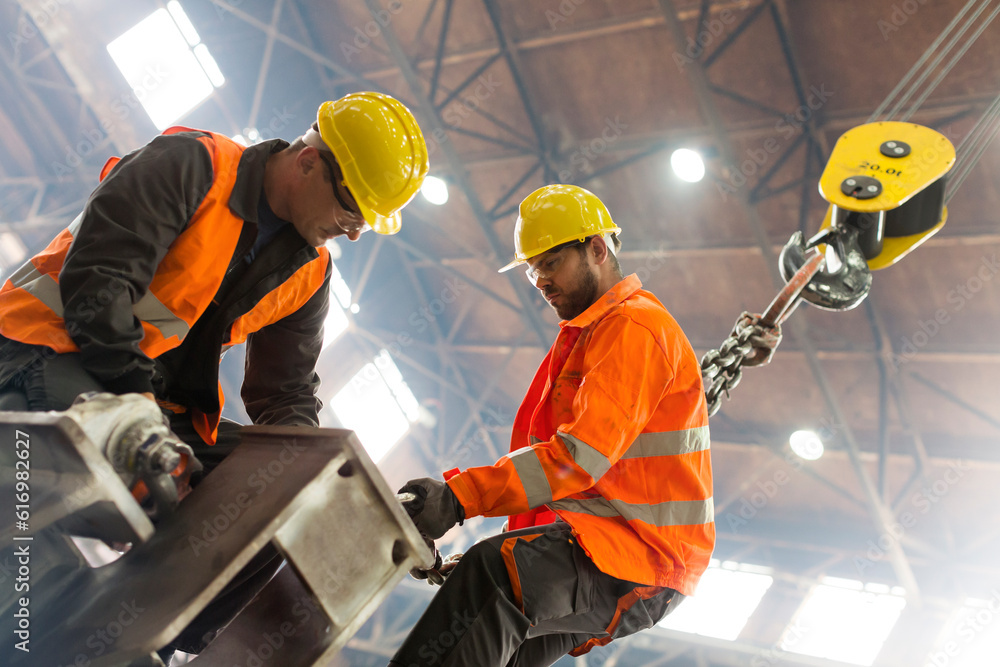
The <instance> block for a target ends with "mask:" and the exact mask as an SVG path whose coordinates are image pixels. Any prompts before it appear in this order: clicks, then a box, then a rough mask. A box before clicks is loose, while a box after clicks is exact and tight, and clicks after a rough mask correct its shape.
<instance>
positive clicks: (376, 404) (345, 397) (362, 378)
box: [331, 350, 420, 463]
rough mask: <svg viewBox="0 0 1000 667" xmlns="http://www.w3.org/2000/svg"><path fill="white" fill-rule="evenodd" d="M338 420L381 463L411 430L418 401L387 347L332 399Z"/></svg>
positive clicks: (418, 413)
mask: <svg viewBox="0 0 1000 667" xmlns="http://www.w3.org/2000/svg"><path fill="white" fill-rule="evenodd" d="M331 407H332V409H333V412H334V414H336V415H337V419H339V420H340V422H341V423H342V424H343V425H344V427H345V428H349V429H351V430H352V431H354V432H355V433H356V434H357V436H358V439H359V440H361V444H362V445H363V446H364V448H365V450H366V451H367V452H368V455H369V456H371V457H372V460H373V461H375V462H376V463H378V462H379V461H380V460H381V459H382V457H384V456H385V454H386V453H387V452H388V451H389V450H390V449H392V447H393V445H395V444H396V443H397V442H399V440H400V439H401V438H402V437H403V436H404V435H406V433H407V432H408V431H409V430H410V423H411V422H415V421H417V419H418V418H419V415H420V410H419V404H418V403H417V399H416V398H415V397H414V396H413V392H411V391H410V388H409V387H408V386H407V384H406V382H405V381H403V376H402V374H401V373H400V372H399V369H398V368H396V364H395V363H393V361H392V357H391V356H389V353H388V352H387V351H385V350H382V351H381V352H379V354H378V355H377V356H376V357H375V360H374V361H373V362H372V363H369V364H365V366H364V367H363V368H362V369H361V370H360V371H358V372H357V374H355V376H354V377H353V378H351V380H350V382H348V383H347V385H346V386H345V387H344V388H343V389H341V390H340V391H339V392H337V395H336V396H334V397H333V400H332V401H331Z"/></svg>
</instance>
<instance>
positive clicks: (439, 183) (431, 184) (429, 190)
mask: <svg viewBox="0 0 1000 667" xmlns="http://www.w3.org/2000/svg"><path fill="white" fill-rule="evenodd" d="M420 192H421V194H423V195H424V199H426V200H427V201H429V202H430V203H432V204H435V205H436V206H441V205H442V204H445V203H447V202H448V184H447V183H446V182H445V181H444V180H443V179H440V178H438V177H437V176H428V177H427V178H425V179H424V184H423V185H422V186H421V187H420Z"/></svg>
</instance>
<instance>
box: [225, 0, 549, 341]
mask: <svg viewBox="0 0 1000 667" xmlns="http://www.w3.org/2000/svg"><path fill="white" fill-rule="evenodd" d="M213 1H215V0H213ZM219 1H221V0H219ZM365 5H366V6H367V7H368V11H369V12H370V13H371V14H372V16H373V17H375V16H377V12H379V11H380V10H381V9H382V7H381V4H380V3H379V2H378V0H365ZM382 37H383V39H385V42H386V44H387V45H388V47H389V51H390V53H391V54H392V57H393V59H394V60H395V61H396V63H397V64H398V65H399V68H400V72H401V73H402V74H403V79H404V80H405V81H406V84H407V86H408V87H409V88H410V92H411V93H412V94H413V95H414V97H416V98H417V100H418V102H419V109H418V111H422V112H423V115H424V117H425V122H426V126H425V127H426V129H427V130H428V132H427V133H428V134H430V135H431V136H446V134H445V132H446V128H445V125H444V122H443V121H442V120H441V117H440V115H439V114H438V113H437V112H436V111H435V109H434V104H433V103H432V102H431V101H430V99H429V98H428V97H427V93H425V92H424V89H423V86H422V85H421V82H420V78H419V77H418V76H417V73H416V71H415V70H414V68H413V65H412V64H411V63H410V61H409V59H408V58H407V56H406V53H405V52H404V51H403V47H402V45H401V44H400V42H399V38H398V37H397V36H396V32H395V30H394V29H393V27H392V26H391V25H388V26H386V27H385V28H383V30H382ZM439 145H440V148H441V152H442V153H444V156H445V160H446V161H447V162H448V165H449V166H450V168H451V173H452V178H453V179H454V180H455V183H456V185H458V186H459V187H460V188H461V189H462V190H463V191H464V192H465V195H466V199H467V200H468V203H469V206H470V208H471V209H472V212H473V215H474V216H475V218H476V221H477V222H478V223H479V225H480V227H482V229H483V233H484V234H485V235H486V238H487V240H488V241H489V243H490V247H491V248H492V250H493V252H494V254H495V255H496V256H497V257H506V256H507V255H509V254H510V249H509V247H508V246H507V244H505V243H503V242H502V241H501V240H500V237H499V236H498V235H497V233H496V230H495V229H494V228H493V221H492V220H490V217H489V215H488V214H487V212H486V209H485V208H484V207H483V205H482V203H481V202H480V201H479V195H478V193H477V192H476V191H475V189H474V188H473V187H472V183H471V182H470V181H469V179H468V176H467V173H466V170H465V168H464V166H463V165H462V161H461V159H460V158H459V156H458V153H457V152H456V151H455V147H454V146H453V145H452V144H451V142H448V141H444V142H442V143H441V144H439ZM507 275H508V280H510V282H511V285H512V287H513V288H514V292H515V294H517V297H518V300H519V301H520V302H521V306H522V308H523V310H522V312H521V314H522V317H523V318H524V319H525V323H526V324H527V326H528V327H529V328H530V329H532V330H533V331H534V333H535V335H536V336H537V337H538V340H539V341H541V342H543V343H544V342H545V340H546V339H547V338H549V335H548V334H547V333H546V330H547V327H546V325H545V323H544V322H543V321H542V319H541V316H540V314H539V312H538V309H537V308H536V307H535V305H534V303H533V302H532V300H531V298H530V296H529V294H528V289H527V287H526V286H525V284H524V281H523V280H521V276H519V275H518V276H513V275H511V274H509V273H508V274H507Z"/></svg>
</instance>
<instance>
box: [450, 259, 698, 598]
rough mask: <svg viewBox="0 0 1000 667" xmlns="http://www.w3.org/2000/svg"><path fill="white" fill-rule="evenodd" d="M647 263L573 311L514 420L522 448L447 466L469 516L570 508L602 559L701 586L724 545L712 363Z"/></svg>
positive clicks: (642, 579)
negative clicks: (709, 380) (716, 498)
mask: <svg viewBox="0 0 1000 667" xmlns="http://www.w3.org/2000/svg"><path fill="white" fill-rule="evenodd" d="M641 287H642V284H641V283H640V281H639V279H638V278H637V277H636V276H635V275H634V274H633V275H631V276H629V277H628V278H625V279H624V280H622V281H621V282H619V283H618V284H617V285H616V286H615V287H614V288H612V289H611V290H609V291H608V292H607V293H606V294H605V295H603V296H602V297H601V298H600V299H599V300H598V301H597V302H596V303H595V304H593V305H592V306H591V307H590V308H588V309H587V310H586V311H585V312H583V313H582V314H580V315H579V316H578V317H576V318H575V319H573V320H571V321H569V322H561V323H560V326H561V327H562V330H561V331H560V333H559V336H558V337H557V338H556V341H555V343H554V344H553V346H552V348H551V349H550V350H549V353H548V355H547V356H546V357H545V359H544V360H543V361H542V364H541V366H540V367H539V369H538V371H537V373H536V374H535V378H534V380H533V381H532V383H531V387H530V388H529V389H528V393H527V395H526V396H525V398H524V401H523V402H522V403H521V407H520V409H519V410H518V412H517V417H516V418H515V420H514V427H513V434H512V438H511V445H510V450H511V453H510V454H509V455H507V456H504V457H502V458H501V459H500V460H499V461H498V462H497V463H496V464H495V465H493V466H491V467H478V468H470V469H468V470H466V471H465V472H461V473H458V472H457V471H450V472H449V473H446V477H448V484H449V486H450V487H451V489H452V490H453V491H454V492H455V495H456V496H457V497H458V499H459V501H460V502H461V503H462V505H463V506H464V508H465V511H466V516H467V517H471V516H477V515H485V516H502V515H505V514H508V515H512V516H511V517H510V520H509V526H508V528H509V530H516V529H519V528H526V527H528V526H533V525H540V524H545V523H550V522H551V521H554V520H555V519H556V518H557V517H558V518H560V519H562V520H564V521H566V522H567V523H569V524H570V525H571V526H572V527H573V531H574V533H575V534H576V535H577V538H578V540H579V542H580V545H581V546H582V547H583V548H584V550H585V551H586V552H587V554H588V555H589V556H590V558H591V559H592V560H593V561H594V563H595V564H596V565H597V567H598V568H599V569H600V570H601V571H603V572H605V573H607V574H610V575H612V576H614V577H618V578H619V579H625V580H628V581H632V582H635V583H639V584H646V585H648V586H666V587H669V588H673V589H675V590H677V591H679V592H680V593H682V594H684V595H690V594H692V593H693V592H694V589H695V586H696V584H697V582H698V580H699V578H700V577H701V575H702V573H703V572H704V571H705V569H706V568H707V567H708V562H709V558H710V556H711V554H712V550H713V548H714V546H715V520H714V510H713V505H712V464H711V457H710V451H709V434H708V413H707V411H706V405H705V394H704V390H703V388H702V381H701V370H700V367H699V364H698V361H697V359H696V358H695V355H694V351H693V350H692V349H691V345H690V343H689V342H688V340H687V338H686V337H685V336H684V333H683V332H682V331H681V329H680V327H679V326H678V324H677V322H676V321H675V320H674V319H673V317H671V315H670V314H669V313H668V312H667V310H666V308H664V306H663V304H661V303H660V302H659V301H658V300H657V299H656V297H654V296H653V295H652V294H650V293H649V292H647V291H645V290H642V289H641Z"/></svg>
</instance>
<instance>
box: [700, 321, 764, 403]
mask: <svg viewBox="0 0 1000 667" xmlns="http://www.w3.org/2000/svg"><path fill="white" fill-rule="evenodd" d="M744 322H746V320H745V318H740V321H739V322H738V323H737V326H736V328H735V331H734V332H733V333H732V335H730V336H729V338H727V339H726V340H725V342H723V343H722V346H721V347H720V348H719V349H717V350H709V351H708V352H706V353H705V356H704V357H702V358H701V377H702V381H703V382H704V384H705V398H706V400H707V401H708V416H709V417H711V416H712V415H714V414H715V413H716V412H718V411H719V408H720V407H722V395H723V394H725V395H726V398H729V391H730V390H731V389H735V388H736V386H737V385H738V384H739V383H740V380H742V379H743V369H742V366H743V361H744V360H745V359H746V358H747V356H749V355H750V353H751V352H753V350H754V347H753V344H752V343H751V341H750V338H751V337H752V336H754V335H763V334H764V333H765V331H764V328H763V327H762V326H760V325H759V324H758V325H756V326H754V325H752V324H749V323H747V324H744ZM741 325H742V326H741Z"/></svg>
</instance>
